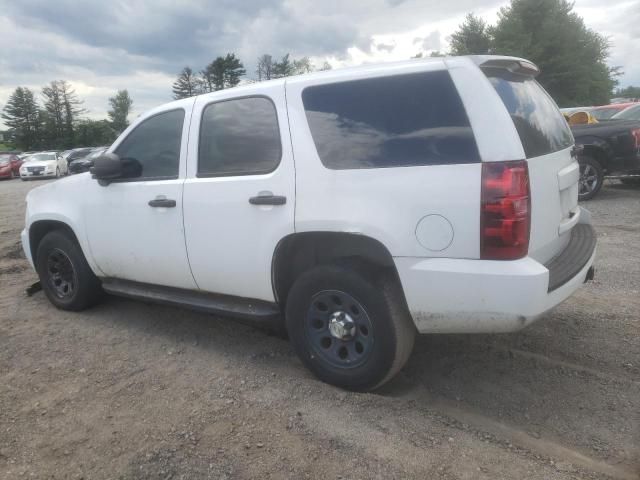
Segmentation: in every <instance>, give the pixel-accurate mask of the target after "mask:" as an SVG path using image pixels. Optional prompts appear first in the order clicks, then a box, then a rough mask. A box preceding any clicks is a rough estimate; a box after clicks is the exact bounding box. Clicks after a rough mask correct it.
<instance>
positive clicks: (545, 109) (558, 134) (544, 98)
mask: <svg viewBox="0 0 640 480" xmlns="http://www.w3.org/2000/svg"><path fill="white" fill-rule="evenodd" d="M485 74H486V75H487V77H488V78H489V81H491V84H492V85H493V88H495V89H496V92H498V95H500V98H501V99H502V102H503V103H504V106H505V107H507V110H508V112H509V115H511V119H512V120H513V123H514V125H515V127H516V130H517V131H518V135H519V136H520V141H521V142H522V147H523V148H524V152H525V155H526V156H527V158H532V157H539V156H541V155H547V154H549V153H553V152H557V151H558V150H563V149H565V148H567V147H569V146H571V145H573V135H572V134H571V130H570V129H569V125H568V124H567V121H566V120H565V119H564V117H563V116H562V114H561V113H560V110H558V107H557V106H556V104H555V103H554V101H553V100H551V97H549V95H548V94H547V92H545V91H544V89H543V88H542V87H541V86H540V85H539V84H538V82H536V81H535V80H534V79H533V78H531V77H525V76H522V75H515V74H512V73H510V72H508V71H506V70H504V69H495V70H493V69H491V70H489V69H487V70H485Z"/></svg>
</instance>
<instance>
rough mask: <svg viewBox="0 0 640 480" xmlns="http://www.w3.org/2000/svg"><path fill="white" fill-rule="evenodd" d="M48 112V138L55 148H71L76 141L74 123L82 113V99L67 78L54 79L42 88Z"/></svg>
mask: <svg viewBox="0 0 640 480" xmlns="http://www.w3.org/2000/svg"><path fill="white" fill-rule="evenodd" d="M42 95H43V97H44V99H45V102H44V108H45V111H46V113H47V115H46V122H45V129H46V138H47V140H48V142H49V143H50V145H51V146H52V147H54V148H59V149H62V148H70V147H72V146H73V142H74V138H73V137H74V123H75V122H76V121H77V120H78V119H79V116H80V115H81V114H82V113H85V112H86V110H84V109H83V108H82V107H81V105H82V101H80V100H79V99H78V97H77V96H76V92H75V90H74V89H73V88H72V87H71V85H70V84H69V83H68V82H67V81H65V80H54V81H53V82H51V83H50V84H49V85H47V86H46V87H44V88H43V89H42Z"/></svg>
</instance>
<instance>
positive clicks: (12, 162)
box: [0, 152, 22, 178]
mask: <svg viewBox="0 0 640 480" xmlns="http://www.w3.org/2000/svg"><path fill="white" fill-rule="evenodd" d="M20 165H22V160H21V159H20V156H19V155H18V154H17V153H14V152H6V153H0V178H16V177H19V176H20Z"/></svg>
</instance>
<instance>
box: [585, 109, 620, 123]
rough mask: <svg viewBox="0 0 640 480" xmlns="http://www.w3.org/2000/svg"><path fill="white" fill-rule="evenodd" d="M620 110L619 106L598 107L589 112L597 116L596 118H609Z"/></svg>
mask: <svg viewBox="0 0 640 480" xmlns="http://www.w3.org/2000/svg"><path fill="white" fill-rule="evenodd" d="M619 111H620V109H619V108H596V109H594V110H591V112H589V113H591V115H593V116H594V117H596V120H609V119H610V118H611V117H613V116H614V115H615V114H616V113H618V112H619Z"/></svg>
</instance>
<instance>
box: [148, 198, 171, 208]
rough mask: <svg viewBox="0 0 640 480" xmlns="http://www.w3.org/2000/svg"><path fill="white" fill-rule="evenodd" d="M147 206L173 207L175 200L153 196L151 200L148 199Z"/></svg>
mask: <svg viewBox="0 0 640 480" xmlns="http://www.w3.org/2000/svg"><path fill="white" fill-rule="evenodd" d="M149 206H150V207H164V208H173V207H175V206H176V201H175V200H171V199H169V198H154V199H153V200H149Z"/></svg>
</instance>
